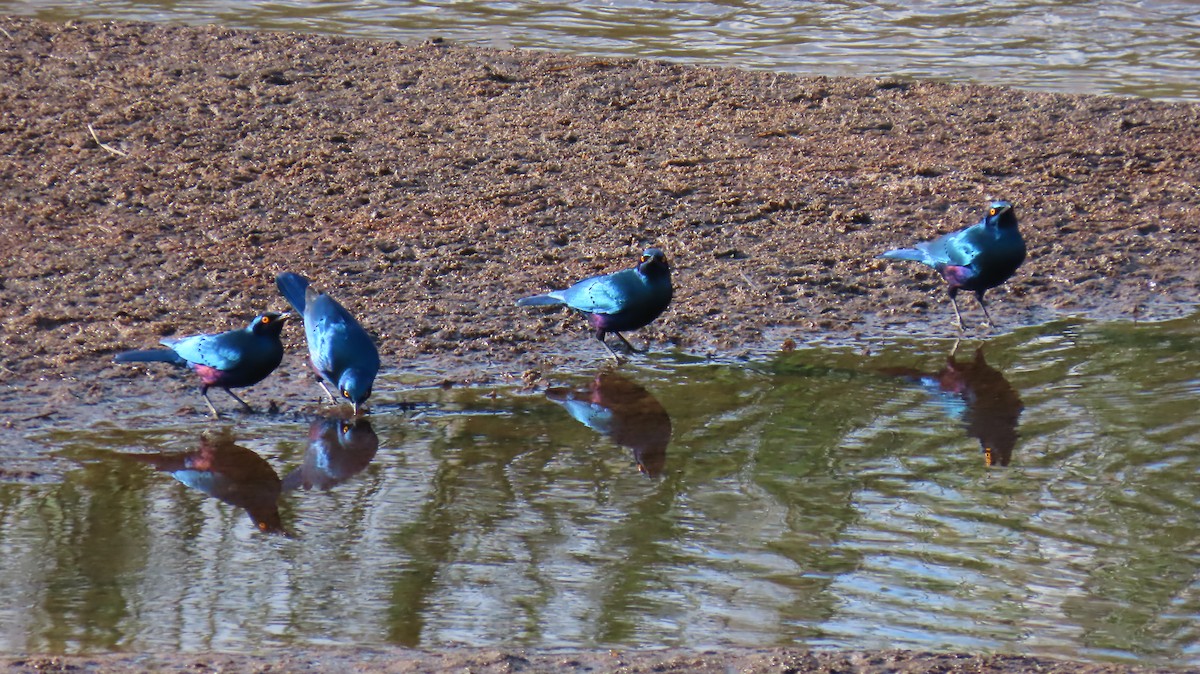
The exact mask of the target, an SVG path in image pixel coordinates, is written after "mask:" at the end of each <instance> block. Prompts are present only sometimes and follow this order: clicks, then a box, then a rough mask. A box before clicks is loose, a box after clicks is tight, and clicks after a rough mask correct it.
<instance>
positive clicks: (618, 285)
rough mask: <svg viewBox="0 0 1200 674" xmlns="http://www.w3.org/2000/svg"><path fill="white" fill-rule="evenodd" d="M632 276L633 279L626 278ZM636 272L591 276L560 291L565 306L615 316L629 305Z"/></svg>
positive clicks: (635, 283) (627, 271)
mask: <svg viewBox="0 0 1200 674" xmlns="http://www.w3.org/2000/svg"><path fill="white" fill-rule="evenodd" d="M630 275H633V277H634V278H628V277H629V276H630ZM636 275H637V272H636V271H634V270H632V269H627V270H625V271H619V272H617V273H615V274H608V275H606V276H593V277H592V278H589V279H584V280H582V281H580V282H579V283H576V284H575V285H573V286H571V287H570V288H567V289H566V290H564V291H562V295H563V300H565V301H566V303H567V306H569V307H571V308H573V309H578V310H580V311H586V312H588V313H590V314H615V313H617V312H618V311H620V310H622V309H624V308H625V306H626V305H628V304H629V300H630V296H631V293H632V292H635V291H636V285H640V283H637V277H636Z"/></svg>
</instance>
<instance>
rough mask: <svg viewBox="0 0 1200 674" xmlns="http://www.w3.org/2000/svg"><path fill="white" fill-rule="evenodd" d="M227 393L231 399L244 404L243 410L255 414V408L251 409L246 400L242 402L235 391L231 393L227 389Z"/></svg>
mask: <svg viewBox="0 0 1200 674" xmlns="http://www.w3.org/2000/svg"><path fill="white" fill-rule="evenodd" d="M225 392H226V393H228V394H229V396H230V397H231V398H233V399H234V400H236V401H238V402H239V403H241V404H242V408H243V409H245V410H246V411H247V412H253V411H254V408H253V407H251V406H250V405H249V403H247V402H246V401H245V400H242V399H241V398H239V397H238V394H236V393H234V392H233V391H230V390H229V389H225Z"/></svg>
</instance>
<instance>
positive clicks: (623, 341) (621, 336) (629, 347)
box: [613, 332, 650, 353]
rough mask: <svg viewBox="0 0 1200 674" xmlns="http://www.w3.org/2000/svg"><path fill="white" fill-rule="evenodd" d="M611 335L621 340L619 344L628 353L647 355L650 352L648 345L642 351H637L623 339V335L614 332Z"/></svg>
mask: <svg viewBox="0 0 1200 674" xmlns="http://www.w3.org/2000/svg"><path fill="white" fill-rule="evenodd" d="M613 334H614V335H616V336H617V339H620V340H621V343H622V344H624V345H625V348H626V349H629V352H630V353H647V352H648V351H650V347H649V346H648V345H647V346H646V347H645V348H643V349H639V348H636V347H635V346H634V345H633V344H630V343H629V340H628V339H625V335H622V334H621V333H619V332H614V333H613Z"/></svg>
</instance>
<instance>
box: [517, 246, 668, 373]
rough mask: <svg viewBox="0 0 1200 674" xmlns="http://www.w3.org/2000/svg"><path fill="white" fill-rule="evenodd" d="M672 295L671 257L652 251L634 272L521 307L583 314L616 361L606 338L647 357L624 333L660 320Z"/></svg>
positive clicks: (537, 298) (528, 299) (589, 281)
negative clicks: (552, 306)
mask: <svg viewBox="0 0 1200 674" xmlns="http://www.w3.org/2000/svg"><path fill="white" fill-rule="evenodd" d="M671 294H672V289H671V267H670V265H668V264H667V256H666V255H665V254H664V253H663V252H662V251H661V250H659V249H657V248H650V249H648V250H647V251H646V252H645V253H642V259H641V262H639V263H638V265H637V266H636V267H634V268H633V269H626V270H624V271H619V272H615V273H612V274H605V275H603V276H593V277H591V278H587V279H584V280H582V281H580V282H579V283H576V284H575V285H573V286H571V287H570V288H567V289H566V290H555V291H553V292H549V293H546V294H545V295H534V296H533V297H526V298H523V299H520V300H517V306H521V307H527V306H538V305H550V304H555V305H557V304H565V305H567V306H568V307H571V308H572V309H575V310H577V311H580V312H582V313H583V314H584V315H585V316H587V319H588V324H589V325H591V326H592V329H593V330H595V331H596V339H598V340H600V343H601V344H603V345H604V348H606V349H608V352H609V354H611V355H612V357H613V358H617V354H616V352H615V351H613V350H612V347H611V346H609V345H608V343H607V342H605V341H604V337H605V335H607V334H608V333H610V332H611V333H613V334H615V335H616V336H617V338H618V339H620V340H621V341H622V342H623V343H624V344H625V347H626V348H628V349H629V350H630V351H633V352H635V353H644V352H645V349H642V350H641V351H639V350H638V349H635V348H633V345H632V344H630V343H629V341H628V340H627V339H625V337H624V335H622V334H621V333H622V332H625V331H627V330H637V329H638V328H641V327H644V326H646V325H648V324H649V323H650V321H653V320H654V319H656V318H658V317H659V315H660V314H662V312H663V311H665V310H666V309H667V305H669V304H670V303H671ZM617 359H618V360H620V359H619V358H617Z"/></svg>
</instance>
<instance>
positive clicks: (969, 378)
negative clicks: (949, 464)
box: [882, 345, 1025, 466]
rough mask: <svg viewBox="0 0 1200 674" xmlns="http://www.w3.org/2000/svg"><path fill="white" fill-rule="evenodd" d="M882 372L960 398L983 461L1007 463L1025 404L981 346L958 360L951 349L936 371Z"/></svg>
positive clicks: (965, 417)
mask: <svg viewBox="0 0 1200 674" xmlns="http://www.w3.org/2000/svg"><path fill="white" fill-rule="evenodd" d="M955 346H957V345H955ZM882 372H883V373H884V374H887V375H891V376H896V377H904V378H905V379H909V380H912V381H916V382H919V383H921V384H923V385H926V386H929V387H931V388H936V390H938V391H940V392H943V393H950V394H953V395H955V396H957V397H958V398H960V399H961V400H962V402H963V403H964V404H965V405H966V409H965V410H964V411H963V421H964V422H965V423H966V426H967V435H969V436H971V437H973V438H977V439H978V440H979V444H980V446H982V447H983V457H984V461H986V462H987V465H989V466H992V465H1001V466H1007V465H1008V462H1009V461H1010V460H1011V459H1012V453H1013V448H1014V447H1016V444H1017V419H1018V418H1019V417H1020V416H1021V410H1023V409H1025V405H1024V404H1023V403H1022V402H1021V396H1019V395H1018V394H1017V391H1016V389H1014V388H1013V386H1012V384H1010V383H1008V380H1007V379H1005V378H1004V375H1003V374H1002V373H1001V372H1000V371H999V370H997V369H996V368H994V367H992V366H991V365H988V364H987V361H985V360H984V357H983V347H980V348H978V349H976V350H975V358H974V359H973V360H969V361H962V362H959V361H958V360H956V359H955V353H954V351H951V352H950V355H949V356H947V357H946V367H944V368H942V370H941V371H940V372H931V373H926V372H922V371H920V370H914V369H911V368H899V367H898V368H885V369H883V370H882Z"/></svg>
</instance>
